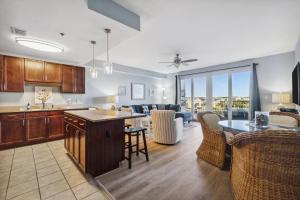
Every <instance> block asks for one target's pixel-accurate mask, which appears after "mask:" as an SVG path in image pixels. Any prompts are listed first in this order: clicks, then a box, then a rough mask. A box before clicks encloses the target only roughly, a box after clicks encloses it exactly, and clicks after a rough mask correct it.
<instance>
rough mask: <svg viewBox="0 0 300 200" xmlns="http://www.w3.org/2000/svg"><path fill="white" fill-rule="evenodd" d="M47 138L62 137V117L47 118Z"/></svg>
mask: <svg viewBox="0 0 300 200" xmlns="http://www.w3.org/2000/svg"><path fill="white" fill-rule="evenodd" d="M47 121H48V137H49V138H57V137H63V136H64V116H63V115H54V116H48V118H47Z"/></svg>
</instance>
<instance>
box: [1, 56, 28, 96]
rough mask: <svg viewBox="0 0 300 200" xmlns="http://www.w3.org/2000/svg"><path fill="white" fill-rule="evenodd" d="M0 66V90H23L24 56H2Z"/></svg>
mask: <svg viewBox="0 0 300 200" xmlns="http://www.w3.org/2000/svg"><path fill="white" fill-rule="evenodd" d="M0 68H1V69H0V71H1V72H0V75H1V77H0V78H1V81H0V83H1V87H0V91H2V92H24V58H18V57H12V56H3V57H2V65H1V64H0Z"/></svg>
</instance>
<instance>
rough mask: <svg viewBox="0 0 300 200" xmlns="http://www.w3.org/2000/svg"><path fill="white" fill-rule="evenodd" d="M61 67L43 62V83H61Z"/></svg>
mask: <svg viewBox="0 0 300 200" xmlns="http://www.w3.org/2000/svg"><path fill="white" fill-rule="evenodd" d="M61 71H62V70H61V65H60V64H56V63H48V62H45V82H48V83H61V76H62V75H61Z"/></svg>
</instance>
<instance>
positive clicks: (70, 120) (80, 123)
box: [64, 114, 86, 130]
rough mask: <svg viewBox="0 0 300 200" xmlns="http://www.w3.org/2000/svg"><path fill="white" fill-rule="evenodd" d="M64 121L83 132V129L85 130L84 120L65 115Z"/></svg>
mask: <svg viewBox="0 0 300 200" xmlns="http://www.w3.org/2000/svg"><path fill="white" fill-rule="evenodd" d="M64 119H65V121H66V122H68V123H70V124H72V125H73V126H76V127H78V128H80V129H83V130H85V128H86V121H85V120H84V119H81V118H78V117H74V116H72V115H67V114H65V117H64Z"/></svg>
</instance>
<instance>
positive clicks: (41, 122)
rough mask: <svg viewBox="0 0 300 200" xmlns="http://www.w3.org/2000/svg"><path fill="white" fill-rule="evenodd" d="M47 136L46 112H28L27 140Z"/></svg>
mask: <svg viewBox="0 0 300 200" xmlns="http://www.w3.org/2000/svg"><path fill="white" fill-rule="evenodd" d="M46 136H47V116H46V112H34V113H26V137H27V140H29V141H30V140H39V139H45V138H46Z"/></svg>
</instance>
